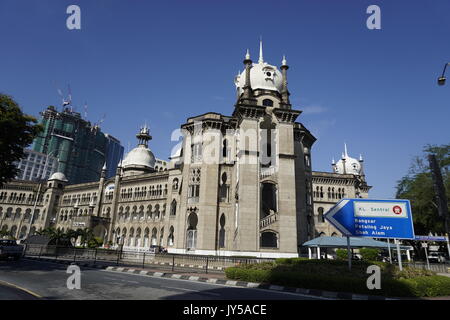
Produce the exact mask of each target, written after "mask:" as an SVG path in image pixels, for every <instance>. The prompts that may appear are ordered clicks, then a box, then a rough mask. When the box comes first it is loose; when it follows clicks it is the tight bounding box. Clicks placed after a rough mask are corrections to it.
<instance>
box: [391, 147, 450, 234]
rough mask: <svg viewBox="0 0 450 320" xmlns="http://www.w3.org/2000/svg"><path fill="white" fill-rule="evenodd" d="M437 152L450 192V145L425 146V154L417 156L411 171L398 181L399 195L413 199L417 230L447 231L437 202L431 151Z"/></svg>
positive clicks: (401, 197)
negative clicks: (429, 160)
mask: <svg viewBox="0 0 450 320" xmlns="http://www.w3.org/2000/svg"><path fill="white" fill-rule="evenodd" d="M431 153H433V154H435V155H436V159H437V161H438V164H439V166H440V167H441V169H442V170H441V171H442V179H443V181H444V185H445V188H446V192H447V197H449V196H450V174H449V168H450V145H449V144H447V145H442V146H433V145H427V146H426V147H425V148H424V155H423V156H417V157H415V158H414V159H413V161H412V165H411V168H410V170H409V174H408V175H406V176H405V177H403V178H402V179H401V180H400V181H398V184H397V194H396V197H397V198H398V199H409V200H410V201H411V209H412V211H413V219H414V229H415V232H416V234H428V233H430V232H432V233H444V232H445V227H444V221H443V219H442V218H441V217H439V213H438V210H437V206H436V200H435V190H434V187H433V180H432V176H431V171H430V168H429V165H428V160H427V155H428V154H431Z"/></svg>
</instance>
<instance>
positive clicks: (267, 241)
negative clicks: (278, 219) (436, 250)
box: [261, 231, 278, 248]
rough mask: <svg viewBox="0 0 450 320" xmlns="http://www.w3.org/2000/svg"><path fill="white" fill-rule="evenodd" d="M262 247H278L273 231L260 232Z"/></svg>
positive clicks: (276, 237) (276, 236)
mask: <svg viewBox="0 0 450 320" xmlns="http://www.w3.org/2000/svg"><path fill="white" fill-rule="evenodd" d="M261 247H262V248H278V235H277V234H276V233H275V232H273V231H264V232H263V233H261Z"/></svg>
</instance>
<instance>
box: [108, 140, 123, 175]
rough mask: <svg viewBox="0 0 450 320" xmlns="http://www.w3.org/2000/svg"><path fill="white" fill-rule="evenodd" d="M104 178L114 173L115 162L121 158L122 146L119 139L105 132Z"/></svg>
mask: <svg viewBox="0 0 450 320" xmlns="http://www.w3.org/2000/svg"><path fill="white" fill-rule="evenodd" d="M105 137H106V178H107V179H109V178H111V177H113V176H115V175H116V169H117V164H118V163H119V161H120V160H121V159H122V158H123V146H122V145H121V144H120V141H119V140H118V139H116V138H114V137H113V136H112V135H110V134H108V133H106V134H105Z"/></svg>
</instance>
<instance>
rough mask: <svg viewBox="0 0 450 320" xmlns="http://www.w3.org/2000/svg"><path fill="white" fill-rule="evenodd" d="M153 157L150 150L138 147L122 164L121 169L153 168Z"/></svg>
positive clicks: (143, 146) (141, 146)
mask: <svg viewBox="0 0 450 320" xmlns="http://www.w3.org/2000/svg"><path fill="white" fill-rule="evenodd" d="M155 163H156V160H155V156H154V155H153V152H151V151H150V149H148V148H147V146H145V145H142V144H141V145H139V146H137V147H136V148H134V149H133V150H131V151H130V152H128V154H127V156H126V157H125V159H124V160H123V162H122V168H124V169H126V168H130V167H141V168H149V169H154V168H155Z"/></svg>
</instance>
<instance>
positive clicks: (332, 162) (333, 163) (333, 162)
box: [331, 157, 336, 165]
mask: <svg viewBox="0 0 450 320" xmlns="http://www.w3.org/2000/svg"><path fill="white" fill-rule="evenodd" d="M331 164H332V165H335V164H336V162H335V161H334V157H333V159H332V160H331Z"/></svg>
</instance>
